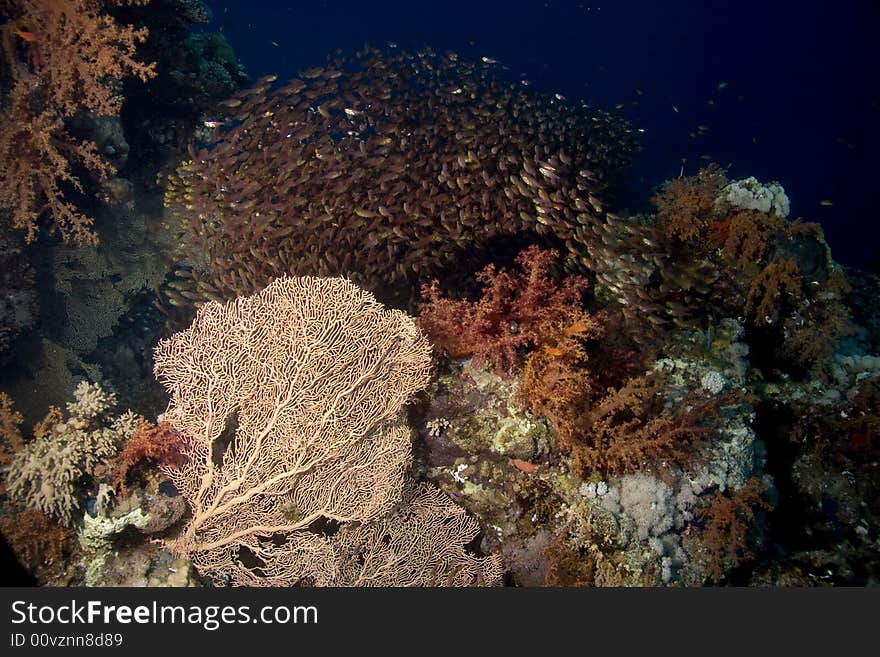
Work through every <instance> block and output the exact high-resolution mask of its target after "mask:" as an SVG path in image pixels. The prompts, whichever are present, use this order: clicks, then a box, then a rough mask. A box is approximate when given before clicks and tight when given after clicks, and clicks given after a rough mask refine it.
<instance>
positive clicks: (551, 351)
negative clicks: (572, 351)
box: [544, 347, 562, 356]
mask: <svg viewBox="0 0 880 657" xmlns="http://www.w3.org/2000/svg"><path fill="white" fill-rule="evenodd" d="M544 351H546V352H547V353H548V354H550V355H551V356H561V355H562V349H559V348H558V347H544Z"/></svg>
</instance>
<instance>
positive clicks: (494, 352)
mask: <svg viewBox="0 0 880 657" xmlns="http://www.w3.org/2000/svg"><path fill="white" fill-rule="evenodd" d="M556 257H557V253H556V252H555V251H552V250H546V251H545V250H541V249H540V248H539V247H537V246H531V247H529V248H528V249H526V250H525V251H523V252H522V253H520V254H519V256H517V258H516V262H517V265H518V270H517V271H508V270H504V269H502V270H498V269H496V268H495V266H494V265H489V266H487V267H486V268H485V269H483V270H482V271H480V272H479V273H478V274H477V280H478V281H479V282H480V283H481V284H482V286H483V295H482V297H481V298H480V299H479V300H477V301H474V302H469V301H463V300H454V299H448V298H445V297H443V296H442V294H441V292H440V288H439V285H438V283H437V282H436V281H434V282H433V283H432V284H431V285H426V286H424V287H423V288H422V295H423V297H424V299H425V304H424V305H423V307H422V310H421V312H420V314H419V324H420V325H421V327H422V328H423V329H424V331H425V332H426V333H427V334H428V337H429V338H430V339H431V341H432V342H433V343H434V345H435V346H436V347H438V348H440V349H442V350H443V351H445V352H446V353H447V354H448V355H450V356H452V357H454V358H464V357H468V356H472V357H473V358H474V359H475V360H476V361H477V362H486V363H488V364H489V365H491V366H492V367H493V368H494V369H495V370H496V371H498V372H499V373H500V374H503V375H505V376H510V375H513V374H515V373H516V372H517V371H519V369H520V367H521V356H522V353H521V352H522V350H529V349H534V348H535V347H537V346H539V345H547V346H548V349H551V350H557V349H558V347H557V346H556V343H557V342H558V340H559V336H560V335H561V334H563V332H564V330H565V329H566V328H570V327H574V328H575V329H576V330H577V329H580V326H583V327H584V328H583V329H582V330H581V332H587V331H589V332H592V331H593V328H592V327H594V325H595V322H593V321H592V320H591V319H590V318H589V317H587V316H586V315H585V313H584V311H583V310H582V309H581V295H582V294H583V292H584V290H585V289H586V287H587V285H588V282H587V280H586V279H585V278H583V277H580V276H568V277H566V278H565V279H563V280H562V281H559V282H557V281H555V280H554V279H553V277H552V276H551V275H550V272H549V270H550V266H551V264H552V263H553V261H554V260H555V259H556ZM553 353H555V351H553Z"/></svg>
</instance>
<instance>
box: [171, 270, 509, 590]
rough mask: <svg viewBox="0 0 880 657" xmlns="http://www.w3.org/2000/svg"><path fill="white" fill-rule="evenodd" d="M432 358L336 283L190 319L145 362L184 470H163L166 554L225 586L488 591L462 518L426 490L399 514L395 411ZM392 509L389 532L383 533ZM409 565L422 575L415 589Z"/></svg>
mask: <svg viewBox="0 0 880 657" xmlns="http://www.w3.org/2000/svg"><path fill="white" fill-rule="evenodd" d="M429 351H430V347H429V345H428V343H427V341H426V340H425V338H424V336H423V335H422V334H421V333H420V332H419V330H418V328H417V327H416V325H415V323H414V322H413V320H412V319H411V318H409V317H408V316H406V315H405V314H404V313H402V312H400V311H389V310H386V309H384V308H383V307H382V306H381V305H380V304H379V303H378V302H377V301H376V300H375V298H374V297H373V296H372V295H370V294H369V293H367V292H364V291H362V290H360V289H359V288H357V287H356V286H354V285H353V284H352V283H350V282H348V281H346V280H344V279H339V278H335V279H334V278H323V279H322V278H312V277H302V278H280V279H278V280H276V281H275V282H274V283H272V284H271V285H270V286H268V287H267V288H266V289H265V290H263V291H262V292H261V293H260V294H259V295H256V296H253V297H242V298H239V299H237V300H235V301H233V302H230V303H227V304H225V305H221V304H218V303H210V304H207V305H205V306H203V307H202V308H201V309H200V311H199V313H198V314H197V316H196V319H195V320H194V322H193V324H192V326H191V327H190V328H189V329H187V330H185V331H183V332H180V333H177V334H175V335H174V336H172V337H171V338H170V339H168V340H164V341H162V342H160V343H159V345H158V346H157V348H156V352H155V361H156V375H157V377H158V378H159V379H160V380H161V381H162V382H163V384H164V385H165V387H166V389H167V390H168V391H169V393H170V395H171V403H170V405H169V407H168V411H167V412H166V414H165V421H166V422H168V423H169V424H171V425H172V426H173V427H174V428H175V430H177V431H178V432H179V433H180V434H181V436H182V438H183V449H182V452H183V455H184V456H185V457H186V458H185V460H184V461H183V462H182V463H181V464H180V465H179V466H176V467H173V466H172V467H166V468H165V472H167V473H168V475H169V477H170V478H171V480H172V481H173V482H174V485H175V486H176V487H177V489H178V490H179V491H181V494H182V495H183V496H184V497H185V498H186V500H187V502H188V503H189V505H190V508H191V512H192V517H191V518H190V519H189V521H188V522H187V524H186V526H185V527H184V529H183V530H182V532H181V533H180V535H179V536H177V537H176V538H175V539H173V540H172V541H171V542H170V543H169V547H170V549H171V550H172V551H173V552H174V553H176V554H180V555H186V556H188V557H189V558H190V559H192V561H193V564H194V565H195V566H196V567H197V569H198V570H199V572H200V573H201V574H202V575H203V576H206V577H210V578H212V579H214V580H215V581H219V582H223V581H225V582H229V583H233V584H249V585H273V584H274V585H279V584H288V585H290V584H296V583H311V584H316V585H328V584H336V585H346V584H348V585H354V584H356V583H358V582H361V581H364V582H370V583H372V584H377V585H381V584H384V585H391V584H401V585H402V584H406V583H412V584H424V583H427V582H429V581H430V582H434V581H445V580H449V581H450V582H451V583H473V582H475V581H481V582H483V583H486V584H492V583H495V582H496V581H497V580H498V579H499V577H500V571H499V569H498V563H497V560H496V559H495V558H492V557H489V558H486V559H479V560H478V559H474V558H470V557H467V556H466V554H465V553H464V551H463V549H462V547H463V545H464V544H465V543H467V542H468V541H469V540H470V539H471V538H473V524H472V523H471V522H470V521H468V520H467V519H465V518H462V517H461V512H460V511H459V510H457V509H454V508H452V507H450V506H449V505H448V503H444V502H442V501H441V498H440V497H438V496H437V495H435V494H432V493H429V492H425V493H419V494H416V495H414V496H413V497H412V498H410V499H408V500H407V501H408V502H409V503H410V504H409V506H406V505H404V507H403V510H400V508H399V505H398V503H399V502H400V501H401V496H402V490H403V485H404V475H405V472H406V469H407V466H408V465H409V461H410V439H409V431H408V429H407V427H406V426H405V425H404V424H403V423H402V422H401V418H400V411H401V409H402V407H403V405H404V404H405V403H406V401H407V400H408V398H409V397H410V396H411V395H412V394H413V393H415V392H416V391H418V390H419V389H421V388H423V387H424V386H425V384H426V383H427V380H428V374H429V368H430V358H429ZM395 505H397V506H398V510H397V511H396V513H402V514H405V515H403V516H402V517H401V521H400V522H396V523H393V522H392V521H391V520H382V518H383V517H384V516H386V515H387V514H388V513H389V512H392V509H393V508H394V507H395ZM456 516H458V518H459V520H457V521H455V522H450V523H449V524H446V523H445V521H443V520H441V519H442V518H455V517H456ZM403 518H406V519H407V520H406V522H403ZM385 522H390V523H392V524H393V526H391V527H390V528H389V525H386V524H382V523H385ZM327 523H330V524H331V525H332V526H335V527H336V528H338V531H332V532H330V531H327V530H324V531H322V530H321V527H322V526H324V525H326V524H327ZM376 523H379V524H376ZM438 523H439V524H438ZM440 524H443V525H444V532H449V533H448V535H446V536H445V538H446V539H448V540H447V542H445V543H444V542H443V541H444V534H443V533H439V534H438V533H437V531H438V529H439V528H440V527H439V525H440ZM353 525H357V526H358V527H357V528H355V527H353ZM389 531H390V532H391V536H390V538H389V539H388V540H387V541H386V540H384V539H385V537H386V534H387V532H389ZM377 541H378V542H377ZM434 541H440V544H434ZM374 543H375V544H374ZM401 550H402V551H401ZM422 553H430V554H437V553H443V554H446V555H447V558H445V559H444V561H443V562H437V563H433V562H432V561H431V560H427V561H426V560H424V559H420V558H418V557H417V555H418V554H422ZM451 554H456V555H459V557H458V558H456V559H449V558H448V557H449V555H451ZM356 555H360V556H359V557H356ZM413 558H417V559H418V563H417V564H414V565H416V566H418V567H420V568H424V569H428V570H429V572H427V573H424V572H423V573H421V574H418V575H417V576H412V575H411V574H410V573H409V570H410V568H409V567H404V566H406V564H410V565H413V564H412V561H411V560H412V559H413ZM353 559H354V560H355V562H354V563H353V562H352V560H353ZM453 562H454V563H453ZM397 564H400V568H398V567H397ZM426 578H427V579H426Z"/></svg>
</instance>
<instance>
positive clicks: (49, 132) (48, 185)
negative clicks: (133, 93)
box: [0, 0, 155, 244]
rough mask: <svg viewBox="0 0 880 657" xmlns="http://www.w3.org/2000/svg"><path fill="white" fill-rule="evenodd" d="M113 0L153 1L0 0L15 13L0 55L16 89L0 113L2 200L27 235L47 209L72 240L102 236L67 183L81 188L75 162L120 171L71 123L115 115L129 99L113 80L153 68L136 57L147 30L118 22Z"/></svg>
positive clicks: (0, 39) (100, 171)
mask: <svg viewBox="0 0 880 657" xmlns="http://www.w3.org/2000/svg"><path fill="white" fill-rule="evenodd" d="M108 4H115V5H123V4H145V0H127V1H126V0H111V1H109V2H101V1H100V0H69V1H67V2H55V1H53V0H0V11H2V13H3V14H5V15H6V16H7V17H8V20H7V21H6V22H5V23H4V24H3V25H2V26H0V45H2V50H0V54H2V58H3V60H4V63H5V64H6V68H7V70H8V72H9V74H8V75H7V76H5V77H2V78H0V83H2V84H3V85H4V86H6V87H9V89H8V90H7V93H6V94H4V95H5V96H6V98H7V101H6V102H5V103H4V104H3V107H2V110H0V159H2V160H3V163H4V166H3V168H2V170H0V201H2V203H3V204H4V205H8V206H10V207H12V208H13V209H14V212H13V224H14V226H15V227H16V228H20V229H24V230H25V231H26V238H27V240H28V241H33V240H34V239H35V238H36V235H37V232H38V229H37V226H36V222H37V220H38V219H39V218H40V217H41V216H42V215H44V214H48V215H49V216H50V217H51V219H52V221H53V223H52V226H53V229H54V230H58V231H59V232H60V233H61V236H62V237H63V238H64V240H65V241H69V242H75V243H80V244H94V243H96V240H97V238H96V236H95V234H94V233H93V232H92V230H91V224H92V219H91V217H89V216H87V215H86V214H84V213H83V212H82V211H81V210H79V209H78V208H77V207H76V205H75V204H74V203H72V202H71V201H70V200H69V199H68V198H66V194H65V190H66V188H70V189H72V190H76V191H79V192H82V191H83V189H82V182H81V180H80V178H79V177H77V175H76V174H75V173H73V172H74V170H75V169H76V168H81V169H83V170H84V171H85V172H87V173H88V174H90V175H92V176H94V177H96V178H98V179H101V178H105V177H106V176H108V175H110V174H112V173H113V168H112V167H111V166H110V165H109V164H108V163H107V162H105V161H103V160H102V159H101V157H100V156H99V155H98V153H97V148H96V146H95V144H94V143H93V142H90V141H87V140H81V139H75V138H73V137H72V136H71V135H70V134H69V133H68V132H67V131H66V130H65V127H64V122H65V120H66V119H69V118H71V117H73V116H74V115H75V114H77V113H78V112H82V111H90V112H94V113H95V114H98V115H104V116H115V115H117V114H118V113H119V110H120V107H121V104H122V99H121V97H120V95H119V93H118V90H117V89H116V88H115V87H116V83H115V81H117V80H118V79H119V78H122V77H124V76H130V75H134V76H137V77H138V78H140V79H141V80H143V81H146V80H147V79H149V78H150V77H152V76H153V75H155V67H154V65H153V64H144V63H142V62H139V61H137V60H136V59H135V49H136V45H137V44H138V43H140V42H142V41H144V39H146V36H147V31H146V29H134V28H133V27H131V26H123V25H118V24H117V23H116V22H115V21H114V20H113V19H112V18H111V17H110V16H108V15H107V14H105V13H104V8H105V6H106V5H108Z"/></svg>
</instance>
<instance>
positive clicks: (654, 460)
mask: <svg viewBox="0 0 880 657" xmlns="http://www.w3.org/2000/svg"><path fill="white" fill-rule="evenodd" d="M661 391H662V379H660V378H659V377H658V376H656V375H654V374H652V375H647V376H640V377H635V378H633V379H631V380H629V381H628V382H627V383H626V384H624V385H623V386H621V387H620V388H619V389H617V390H609V391H608V394H607V395H606V396H605V397H604V398H603V399H601V400H600V401H598V402H597V403H596V404H594V405H593V406H592V407H591V408H590V409H589V411H588V413H587V415H586V417H585V418H583V420H582V422H583V425H582V426H583V433H582V437H581V439H580V441H578V442H577V443H575V444H574V445H573V448H572V456H573V457H574V463H575V465H576V467H577V469H578V470H581V471H584V470H586V471H590V470H596V471H598V472H602V473H605V472H611V473H623V472H636V471H639V470H651V469H656V468H658V467H660V466H662V465H663V464H667V465H668V464H670V463H678V464H680V465H687V464H689V463H692V462H693V461H694V460H697V459H699V458H700V454H699V450H700V447H701V446H702V445H703V444H705V442H706V440H707V439H708V437H709V435H710V433H711V428H712V420H713V419H714V417H715V416H716V414H717V411H718V408H719V406H720V404H721V402H722V398H721V397H720V396H717V397H709V398H703V397H698V396H696V395H690V396H689V397H687V398H686V399H684V400H682V401H681V402H680V403H679V404H677V405H676V407H675V408H674V409H673V410H671V411H669V410H666V409H665V408H664V403H665V398H664V397H663V395H662V394H661Z"/></svg>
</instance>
